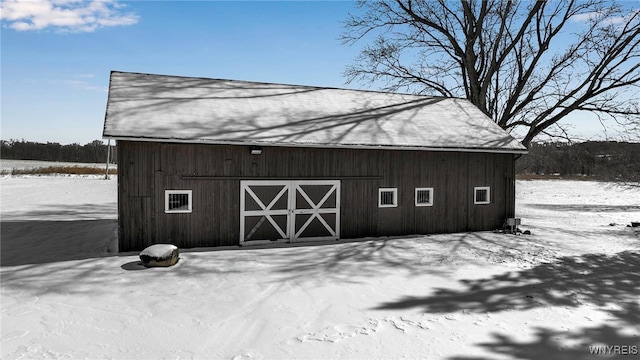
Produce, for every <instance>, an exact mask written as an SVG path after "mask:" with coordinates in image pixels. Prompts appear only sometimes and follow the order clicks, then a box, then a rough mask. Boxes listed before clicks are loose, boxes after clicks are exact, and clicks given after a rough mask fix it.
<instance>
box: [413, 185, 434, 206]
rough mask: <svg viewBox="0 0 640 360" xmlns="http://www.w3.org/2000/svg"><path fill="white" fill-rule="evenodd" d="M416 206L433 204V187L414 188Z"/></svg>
mask: <svg viewBox="0 0 640 360" xmlns="http://www.w3.org/2000/svg"><path fill="white" fill-rule="evenodd" d="M416 206H433V188H416Z"/></svg>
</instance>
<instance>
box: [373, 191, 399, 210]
mask: <svg viewBox="0 0 640 360" xmlns="http://www.w3.org/2000/svg"><path fill="white" fill-rule="evenodd" d="M397 206H398V189H397V188H380V189H378V207H397Z"/></svg>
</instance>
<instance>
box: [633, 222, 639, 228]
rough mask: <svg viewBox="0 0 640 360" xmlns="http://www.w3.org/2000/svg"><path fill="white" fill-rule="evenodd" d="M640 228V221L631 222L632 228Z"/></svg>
mask: <svg viewBox="0 0 640 360" xmlns="http://www.w3.org/2000/svg"><path fill="white" fill-rule="evenodd" d="M638 226H640V221H632V222H631V227H638Z"/></svg>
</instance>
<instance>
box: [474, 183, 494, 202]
mask: <svg viewBox="0 0 640 360" xmlns="http://www.w3.org/2000/svg"><path fill="white" fill-rule="evenodd" d="M473 203H474V204H477V205H482V204H490V203H491V188H490V187H489V186H477V187H474V188H473Z"/></svg>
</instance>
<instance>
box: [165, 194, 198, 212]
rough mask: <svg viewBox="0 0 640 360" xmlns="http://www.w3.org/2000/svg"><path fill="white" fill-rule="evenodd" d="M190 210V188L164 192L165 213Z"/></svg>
mask: <svg viewBox="0 0 640 360" xmlns="http://www.w3.org/2000/svg"><path fill="white" fill-rule="evenodd" d="M191 210H192V197H191V190H166V191H165V192H164V212H165V213H190V212H191Z"/></svg>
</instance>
